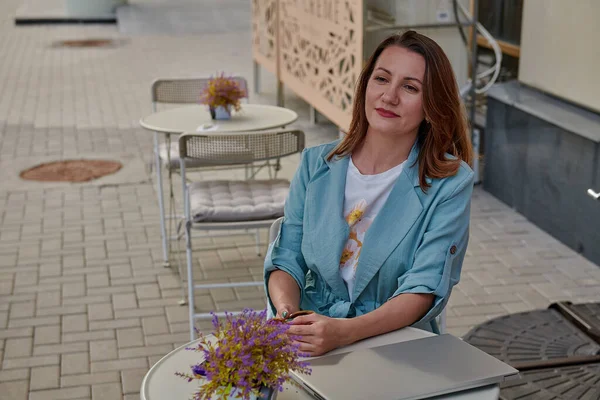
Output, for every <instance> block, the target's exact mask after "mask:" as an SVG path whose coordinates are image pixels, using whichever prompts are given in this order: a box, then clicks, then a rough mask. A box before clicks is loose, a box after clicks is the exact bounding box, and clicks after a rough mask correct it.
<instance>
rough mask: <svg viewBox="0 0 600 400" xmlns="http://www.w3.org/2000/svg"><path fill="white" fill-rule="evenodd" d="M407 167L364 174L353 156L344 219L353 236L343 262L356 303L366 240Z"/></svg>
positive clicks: (347, 184) (347, 185)
mask: <svg viewBox="0 0 600 400" xmlns="http://www.w3.org/2000/svg"><path fill="white" fill-rule="evenodd" d="M405 162H406V161H405ZM403 166H404V162H403V163H402V164H400V165H397V166H395V167H394V168H391V169H388V170H387V171H385V172H382V173H380V174H375V175H363V174H361V173H360V171H359V170H358V169H357V168H356V166H355V165H354V163H353V162H352V157H350V162H349V163H348V172H347V173H346V190H345V197H344V217H345V218H346V221H347V222H348V225H349V226H350V235H349V237H348V241H347V242H346V246H345V247H344V251H343V252H342V257H341V259H340V274H341V275H342V279H344V282H346V287H347V288H348V293H349V294H350V300H351V301H354V299H353V298H352V291H353V290H354V280H355V275H356V266H357V264H358V259H359V257H360V252H361V250H362V243H363V239H364V237H365V234H366V232H367V230H368V229H369V226H371V223H372V222H373V220H374V219H375V217H376V216H377V214H378V213H379V210H381V208H382V207H383V205H384V204H385V201H386V200H387V198H388V196H389V194H390V192H391V191H392V188H393V187H394V184H395V183H396V180H397V179H398V177H399V176H400V174H401V173H402V168H403Z"/></svg>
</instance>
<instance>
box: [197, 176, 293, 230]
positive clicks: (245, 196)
mask: <svg viewBox="0 0 600 400" xmlns="http://www.w3.org/2000/svg"><path fill="white" fill-rule="evenodd" d="M289 188H290V182H289V181H287V180H284V179H273V180H248V181H225V180H222V181H200V182H194V183H192V184H191V185H190V211H191V215H192V218H193V220H194V222H236V221H240V222H242V221H256V220H264V219H275V218H279V217H281V216H283V206H284V204H285V199H286V197H287V194H288V191H289Z"/></svg>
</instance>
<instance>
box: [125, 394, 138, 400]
mask: <svg viewBox="0 0 600 400" xmlns="http://www.w3.org/2000/svg"><path fill="white" fill-rule="evenodd" d="M123 400H140V395H139V393H136V394H127V395H125V396H124V397H123Z"/></svg>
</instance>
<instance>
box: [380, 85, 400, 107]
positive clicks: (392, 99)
mask: <svg viewBox="0 0 600 400" xmlns="http://www.w3.org/2000/svg"><path fill="white" fill-rule="evenodd" d="M381 100H383V101H384V102H385V103H388V104H393V105H396V104H398V101H399V98H398V94H397V93H396V91H395V90H394V89H392V88H388V89H387V90H386V91H385V92H384V93H383V96H381Z"/></svg>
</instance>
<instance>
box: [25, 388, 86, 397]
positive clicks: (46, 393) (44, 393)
mask: <svg viewBox="0 0 600 400" xmlns="http://www.w3.org/2000/svg"><path fill="white" fill-rule="evenodd" d="M89 397H90V387H89V386H77V387H72V388H64V389H53V390H40V391H37V392H31V393H30V394H29V400H50V399H52V400H67V399H82V398H89Z"/></svg>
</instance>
